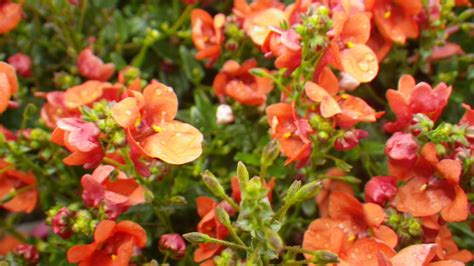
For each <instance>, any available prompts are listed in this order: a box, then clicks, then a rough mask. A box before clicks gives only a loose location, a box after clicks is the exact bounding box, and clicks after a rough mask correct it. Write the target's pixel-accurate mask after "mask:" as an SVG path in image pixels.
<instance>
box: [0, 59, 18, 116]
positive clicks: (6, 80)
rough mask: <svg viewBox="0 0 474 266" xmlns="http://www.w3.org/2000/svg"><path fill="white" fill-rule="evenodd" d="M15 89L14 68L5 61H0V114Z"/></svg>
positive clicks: (16, 83) (16, 87)
mask: <svg viewBox="0 0 474 266" xmlns="http://www.w3.org/2000/svg"><path fill="white" fill-rule="evenodd" d="M17 91H18V80H17V78H16V72H15V69H14V68H13V67H12V66H11V65H9V64H7V63H5V62H0V114H1V113H3V112H4V111H5V110H6V109H7V107H8V103H9V100H10V97H11V96H12V95H14V94H15V93H16V92H17Z"/></svg>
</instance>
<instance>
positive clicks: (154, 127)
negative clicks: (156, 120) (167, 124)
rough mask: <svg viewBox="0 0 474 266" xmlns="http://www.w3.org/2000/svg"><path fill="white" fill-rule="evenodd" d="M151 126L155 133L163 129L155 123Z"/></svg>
mask: <svg viewBox="0 0 474 266" xmlns="http://www.w3.org/2000/svg"><path fill="white" fill-rule="evenodd" d="M152 128H153V130H154V131H155V132H156V133H160V132H161V131H163V129H162V128H161V127H159V126H156V125H153V126H152Z"/></svg>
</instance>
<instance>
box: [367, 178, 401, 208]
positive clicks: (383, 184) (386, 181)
mask: <svg viewBox="0 0 474 266" xmlns="http://www.w3.org/2000/svg"><path fill="white" fill-rule="evenodd" d="M396 193H397V184H396V178H395V177H393V176H374V177H372V178H371V179H370V180H369V182H367V184H365V201H366V202H373V203H377V204H379V205H384V204H385V202H387V201H389V200H391V199H392V198H393V197H394V196H395V194H396Z"/></svg>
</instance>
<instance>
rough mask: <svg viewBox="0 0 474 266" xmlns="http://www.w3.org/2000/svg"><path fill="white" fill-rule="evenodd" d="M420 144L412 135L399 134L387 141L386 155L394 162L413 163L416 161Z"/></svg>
mask: <svg viewBox="0 0 474 266" xmlns="http://www.w3.org/2000/svg"><path fill="white" fill-rule="evenodd" d="M417 150H418V143H416V141H415V139H414V137H413V135H412V134H409V133H401V132H397V133H395V134H393V136H392V137H391V138H390V139H389V140H388V141H387V145H386V146H385V154H386V155H387V156H388V157H389V158H390V159H392V160H396V161H400V162H407V163H412V162H414V161H415V160H416V152H417Z"/></svg>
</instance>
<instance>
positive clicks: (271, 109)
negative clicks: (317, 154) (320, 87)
mask: <svg viewBox="0 0 474 266" xmlns="http://www.w3.org/2000/svg"><path fill="white" fill-rule="evenodd" d="M266 113H267V118H268V124H269V125H270V128H271V135H272V138H273V139H276V140H278V142H279V144H280V149H281V152H282V153H283V154H284V155H285V156H286V157H288V159H287V160H286V164H289V163H291V162H294V161H300V162H301V163H303V162H305V161H306V160H307V159H308V158H309V155H310V154H311V140H310V139H309V133H310V132H311V131H312V129H311V126H310V125H309V123H308V121H307V120H306V119H303V118H299V117H298V115H297V114H296V111H295V109H294V108H293V106H292V105H291V104H288V103H276V104H272V105H270V106H268V107H267V109H266Z"/></svg>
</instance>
